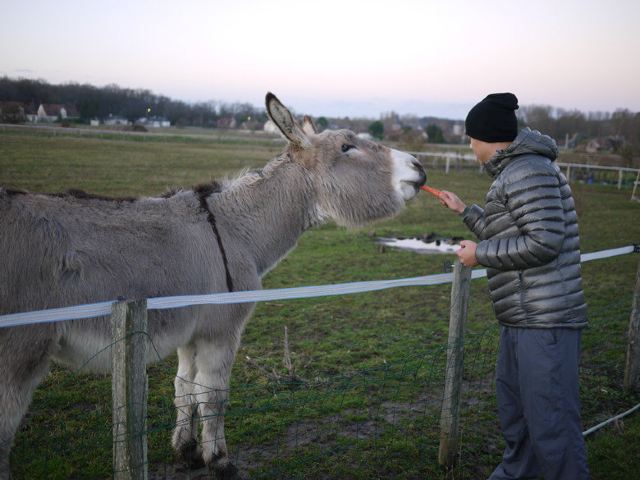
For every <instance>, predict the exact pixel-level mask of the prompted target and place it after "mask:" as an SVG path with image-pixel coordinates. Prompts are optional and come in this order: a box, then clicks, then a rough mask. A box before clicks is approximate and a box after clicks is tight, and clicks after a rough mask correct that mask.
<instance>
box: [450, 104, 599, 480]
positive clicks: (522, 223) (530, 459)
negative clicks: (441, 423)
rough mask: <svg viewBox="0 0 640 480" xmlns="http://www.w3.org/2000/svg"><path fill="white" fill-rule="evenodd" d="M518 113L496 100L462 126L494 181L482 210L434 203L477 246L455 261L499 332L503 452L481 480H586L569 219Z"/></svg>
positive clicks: (548, 155) (576, 255)
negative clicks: (477, 281)
mask: <svg viewBox="0 0 640 480" xmlns="http://www.w3.org/2000/svg"><path fill="white" fill-rule="evenodd" d="M517 108H518V99H517V98H516V96H515V95H513V94H512V93H495V94H491V95H488V96H487V97H486V98H485V99H484V100H482V101H481V102H480V103H478V104H477V105H475V106H474V107H473V108H472V109H471V111H470V112H469V114H468V115H467V118H466V120H465V127H466V131H467V135H468V136H469V137H470V139H471V149H472V150H473V152H474V154H475V155H476V158H477V159H478V161H479V162H480V163H482V164H483V165H484V168H485V170H486V171H487V172H488V173H489V175H491V176H492V177H493V178H494V181H493V183H492V185H491V187H490V188H489V192H488V193H487V197H486V205H485V208H484V209H482V208H480V207H479V206H477V205H471V206H466V205H465V204H464V203H463V202H462V201H461V200H460V199H459V198H458V197H457V196H456V195H455V194H454V193H452V192H447V191H445V192H443V194H442V196H441V197H440V202H441V204H442V205H444V206H446V207H448V208H450V209H451V210H453V211H455V212H457V213H459V214H460V215H461V216H462V219H463V221H464V223H465V224H466V225H467V227H468V228H469V229H470V230H471V231H472V232H473V233H474V234H475V235H476V236H477V237H478V238H479V240H480V241H479V243H476V242H472V241H463V242H462V243H461V246H462V248H461V249H460V250H459V251H458V253H457V255H458V257H459V259H460V261H461V263H463V264H464V265H466V266H468V267H472V266H474V265H477V264H481V265H483V266H485V267H487V276H488V279H489V293H490V296H491V301H492V303H493V307H494V311H495V314H496V317H497V319H498V321H499V323H500V325H501V334H500V335H501V336H500V351H499V354H498V363H497V368H496V395H497V401H498V416H499V418H500V425H501V428H502V433H503V435H504V438H505V441H506V448H505V451H504V454H503V458H502V463H500V465H498V467H496V469H495V470H494V472H493V473H492V474H491V476H490V479H491V480H498V479H516V478H517V479H524V478H538V477H540V476H543V477H544V478H545V479H546V480H551V479H558V480H559V479H563V480H569V479H585V478H588V477H589V471H588V467H587V456H586V449H585V444H584V439H583V436H582V427H581V422H580V403H579V387H578V362H579V355H580V335H581V330H582V328H584V327H585V326H586V324H587V315H586V313H587V312H586V304H585V300H584V294H583V292H582V280H581V273H580V242H579V237H578V223H577V217H576V212H575V207H574V201H573V197H572V195H571V189H570V188H569V185H568V184H567V181H566V178H565V177H564V175H563V174H562V173H561V171H560V169H559V168H558V167H557V166H556V164H555V163H554V160H555V159H556V157H557V153H558V150H557V147H556V144H555V142H554V141H553V139H551V138H550V137H548V136H546V135H542V134H540V133H539V132H537V131H532V130H530V129H528V128H525V129H523V130H522V131H521V132H520V133H518V129H517V119H516V115H515V110H516V109H517Z"/></svg>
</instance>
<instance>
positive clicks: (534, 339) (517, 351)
mask: <svg viewBox="0 0 640 480" xmlns="http://www.w3.org/2000/svg"><path fill="white" fill-rule="evenodd" d="M580 336H581V332H580V330H572V329H568V328H553V329H534V328H513V327H504V326H503V327H501V336H500V353H499V355H498V365H497V369H496V394H497V399H498V416H499V417H500V426H501V428H502V434H503V435H504V439H505V441H506V443H507V446H506V448H505V451H504V455H503V457H502V463H501V464H500V465H498V467H497V468H496V469H495V470H494V472H493V473H492V474H491V476H490V477H489V478H490V480H503V479H516V478H518V479H526V478H533V479H535V478H539V477H541V476H542V477H544V478H545V480H556V479H557V480H560V479H562V480H574V479H586V478H589V469H588V467H587V453H586V448H585V443H584V438H583V436H582V426H581V423H580V399H579V393H580V392H579V387H578V362H579V357H580Z"/></svg>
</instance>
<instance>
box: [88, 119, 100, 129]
mask: <svg viewBox="0 0 640 480" xmlns="http://www.w3.org/2000/svg"><path fill="white" fill-rule="evenodd" d="M89 125H91V126H92V127H98V126H100V120H98V119H97V118H92V119H91V120H89Z"/></svg>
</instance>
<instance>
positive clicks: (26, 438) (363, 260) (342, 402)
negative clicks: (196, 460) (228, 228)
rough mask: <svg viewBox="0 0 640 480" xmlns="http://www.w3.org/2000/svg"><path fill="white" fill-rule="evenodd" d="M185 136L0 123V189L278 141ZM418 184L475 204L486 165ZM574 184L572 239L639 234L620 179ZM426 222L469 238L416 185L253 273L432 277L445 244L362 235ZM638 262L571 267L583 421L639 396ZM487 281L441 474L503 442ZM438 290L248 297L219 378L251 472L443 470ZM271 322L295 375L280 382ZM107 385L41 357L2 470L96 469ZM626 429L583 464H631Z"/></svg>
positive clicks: (303, 279)
mask: <svg viewBox="0 0 640 480" xmlns="http://www.w3.org/2000/svg"><path fill="white" fill-rule="evenodd" d="M185 138H186V137H185ZM185 138H181V137H176V138H174V137H171V136H168V135H160V136H158V137H157V141H156V140H153V139H152V140H148V141H147V140H145V141H144V142H142V141H139V140H134V139H127V138H121V137H120V136H117V135H113V136H106V137H104V138H99V137H96V138H94V137H86V136H82V137H80V136H74V135H63V136H55V137H54V136H50V135H47V134H42V133H33V132H24V133H16V132H13V131H6V132H1V131H0V185H3V186H10V187H13V188H24V189H28V190H35V191H47V192H54V191H62V190H65V189H69V188H79V189H84V190H87V191H90V192H93V193H99V194H106V195H148V194H158V193H162V192H163V191H164V190H165V189H166V188H167V187H176V186H186V187H188V186H191V185H193V184H197V183H201V182H204V181H208V180H210V179H212V178H216V177H220V176H224V175H229V174H234V173H235V172H237V171H238V170H240V169H242V168H244V167H258V166H261V165H263V164H264V163H266V161H268V160H269V159H270V158H272V157H273V156H275V155H276V154H277V153H278V152H279V151H280V148H281V144H279V143H277V142H273V141H271V140H264V139H254V138H249V139H247V138H240V137H238V138H227V137H226V138H213V137H207V136H202V138H198V139H195V140H191V139H185ZM426 164H427V166H428V165H429V162H426ZM429 182H430V183H431V184H432V185H434V186H438V187H442V188H446V189H448V190H452V191H455V192H458V193H459V194H460V196H461V197H462V198H463V199H465V200H466V201H468V202H477V203H482V200H483V198H484V194H485V192H486V189H487V187H488V186H489V184H490V179H489V178H488V177H487V176H486V175H479V174H478V172H477V169H465V170H460V171H452V173H451V174H450V175H448V176H447V175H444V173H443V172H442V171H441V170H432V171H429ZM573 190H574V195H575V198H576V204H577V208H578V213H579V217H580V229H581V239H582V250H583V251H584V252H590V251H595V250H600V249H606V248H613V247H618V246H622V245H627V244H630V243H633V242H638V241H640V222H638V218H640V216H639V215H640V204H638V203H634V202H630V201H629V196H630V192H629V190H622V191H618V190H617V189H615V187H607V186H601V185H583V184H575V185H573ZM432 231H435V232H438V233H439V234H442V235H451V236H453V235H456V236H466V237H468V238H471V237H470V234H469V233H468V232H467V231H466V228H465V227H464V226H463V225H462V224H461V222H460V220H459V218H457V217H456V216H455V215H452V214H451V213H450V212H448V211H447V210H445V209H443V208H442V207H440V206H439V205H438V204H437V202H436V201H434V200H433V199H432V198H431V197H429V196H427V195H421V196H419V197H418V198H417V199H416V200H414V201H413V202H411V203H410V204H409V205H408V208H407V209H406V210H405V211H404V212H403V213H401V214H400V215H399V216H397V217H396V218H394V219H391V220H388V221H384V222H379V223H377V224H375V225H371V226H368V227H365V228H361V229H355V230H344V229H340V228H336V227H335V226H334V225H325V226H323V227H320V228H316V229H313V230H310V231H309V232H307V233H305V234H304V235H303V237H302V238H301V240H300V243H299V246H298V248H297V249H296V250H294V251H293V252H292V253H291V254H290V255H289V256H288V257H287V258H286V259H284V260H283V261H282V262H281V263H280V265H279V266H278V267H277V268H276V269H275V270H274V271H273V272H271V273H270V274H269V275H268V276H267V277H266V278H265V281H264V285H265V288H279V287H290V286H300V285H317V284H324V283H338V282H349V281H359V280H377V279H387V278H402V277H409V276H417V275H425V274H435V273H441V272H442V271H443V262H444V261H450V260H452V259H453V257H452V256H450V255H444V256H437V255H433V256H429V255H424V256H421V255H416V254H413V253H408V252H400V251H395V250H391V249H386V250H381V249H380V248H378V247H377V245H376V244H375V242H374V239H375V237H378V236H412V235H418V234H424V233H428V232H432ZM637 265H638V257H637V256H630V255H629V256H624V257H619V258H615V259H610V260H604V261H596V262H590V263H587V264H585V265H584V268H583V272H584V287H585V292H586V295H587V299H588V302H589V308H590V317H591V318H590V327H589V328H588V329H587V330H586V331H585V333H584V337H583V347H584V348H583V350H584V352H583V371H582V401H583V421H584V425H585V428H587V427H590V426H592V425H594V424H596V423H598V422H600V421H602V420H604V419H606V418H609V417H611V416H613V415H615V414H617V413H620V412H621V411H623V410H626V409H627V408H629V407H630V406H632V405H633V404H635V403H637V402H638V401H640V398H639V397H638V396H633V395H628V394H624V393H623V392H622V388H621V383H622V373H623V369H624V356H625V349H626V329H627V325H628V318H629V311H630V306H631V295H632V291H633V282H634V278H635V272H636V268H637ZM486 288H487V286H486V280H477V281H474V282H473V284H472V293H471V295H472V298H471V302H470V311H469V323H468V329H467V336H466V350H465V378H464V380H465V388H464V391H463V408H462V420H461V429H462V432H463V435H462V439H461V445H460V460H459V465H458V467H457V468H456V470H455V472H454V473H455V474H456V476H457V477H458V478H486V476H488V474H489V473H490V472H491V470H492V468H493V467H494V466H495V464H496V463H497V462H499V460H500V454H501V450H502V448H503V443H502V439H501V437H500V433H499V428H498V425H497V419H496V412H495V404H494V397H493V385H492V375H493V366H494V362H495V354H496V352H495V349H496V343H497V340H496V338H497V336H496V333H497V328H496V325H495V323H496V322H495V319H494V317H493V314H492V310H491V305H490V303H489V301H488V298H487V294H486ZM449 295H450V292H449V288H448V287H447V286H446V285H445V286H436V287H426V288H401V289H394V290H388V291H383V292H376V293H366V294H358V295H351V296H343V297H334V298H325V299H306V300H295V301H290V302H270V303H263V304H259V305H258V307H257V308H256V312H255V315H254V316H253V318H252V319H251V320H250V321H249V323H248V325H247V328H246V331H245V334H244V336H243V340H242V346H241V349H240V352H239V354H238V357H237V360H236V363H235V366H234V371H233V375H232V386H231V389H232V390H231V405H230V409H229V412H228V416H227V421H226V424H227V442H228V444H229V446H230V449H231V454H232V456H234V458H235V459H236V461H237V463H238V464H239V465H240V466H241V467H242V468H243V469H244V470H245V471H250V472H251V476H252V478H407V479H409V478H441V477H442V478H443V476H444V472H443V471H442V469H441V467H439V466H438V464H437V461H436V458H437V449H438V438H439V433H438V421H439V419H438V416H439V408H440V401H441V395H442V377H443V369H444V359H445V345H446V335H447V329H448V309H449ZM285 326H286V327H287V328H288V331H289V343H290V347H291V356H292V361H293V364H294V365H295V368H296V372H295V373H296V375H297V376H298V377H299V378H300V379H302V380H303V382H291V381H286V374H287V372H286V370H285V369H284V367H283V364H282V359H283V334H284V327H285ZM247 357H248V358H249V359H247ZM175 366H176V359H175V357H174V356H172V357H169V358H168V359H165V360H163V361H162V362H159V363H157V364H154V365H153V366H151V367H150V369H149V374H150V400H149V423H150V425H149V426H150V430H151V432H152V433H151V434H150V436H149V461H150V463H151V465H150V471H151V472H153V473H155V474H157V475H162V474H163V473H164V472H165V471H166V472H167V474H168V475H169V476H171V475H177V474H176V461H175V459H174V456H173V452H172V451H171V448H170V446H169V438H170V429H171V426H172V421H173V419H174V411H173V406H172V394H173V384H172V382H173V375H174V374H175ZM274 371H275V372H276V373H277V374H278V375H279V376H281V381H276V380H274V374H273V372H274ZM110 399H111V393H110V377H108V376H91V375H84V374H80V373H77V372H76V373H74V372H68V371H65V370H62V369H59V368H57V367H54V368H53V370H52V373H51V374H50V375H49V376H48V377H47V378H46V379H45V381H44V382H43V384H42V385H41V386H40V387H39V388H38V390H37V391H36V393H35V395H34V401H33V403H32V405H31V407H30V411H29V414H28V416H27V417H26V419H25V421H24V422H23V425H22V426H21V429H20V432H19V434H18V436H17V438H16V444H15V447H14V450H13V453H12V469H13V473H14V476H15V478H107V477H110V476H111V474H112V470H111V434H110V419H111V414H110V409H111V401H110ZM639 436H640V416H639V415H635V416H632V417H630V418H629V419H627V420H625V421H624V425H622V424H619V425H618V426H617V427H615V428H614V427H607V428H605V429H604V430H603V431H601V432H598V433H596V434H594V435H593V436H592V437H591V438H589V441H588V447H589V461H590V467H591V470H592V473H593V478H595V479H605V478H606V479H609V478H620V479H624V478H635V476H636V475H635V474H636V473H637V471H638V470H639V469H640V459H638V456H637V455H635V454H633V452H636V451H637V450H638V448H639V447H640V438H639ZM165 469H166V470H165ZM183 473H184V472H183Z"/></svg>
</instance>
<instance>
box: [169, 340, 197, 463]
mask: <svg viewBox="0 0 640 480" xmlns="http://www.w3.org/2000/svg"><path fill="white" fill-rule="evenodd" d="M195 356H196V349H195V346H194V345H193V344H188V345H185V346H184V347H180V348H178V374H177V375H176V379H175V382H174V386H175V398H174V400H173V403H174V405H175V407H176V412H177V419H176V426H175V428H174V430H173V436H172V439H171V444H172V445H173V448H174V449H175V450H176V452H178V454H180V456H181V457H182V458H183V459H184V460H185V461H186V462H188V463H189V464H190V465H191V466H192V467H199V466H203V462H202V450H201V449H200V448H199V447H198V442H197V437H198V422H197V413H198V412H197V410H198V409H197V406H196V400H195V397H194V395H193V394H194V380H195V376H196V363H195Z"/></svg>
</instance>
